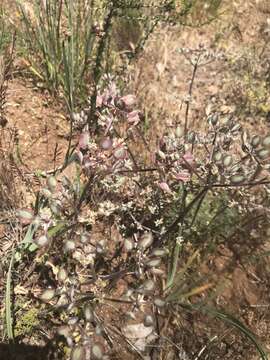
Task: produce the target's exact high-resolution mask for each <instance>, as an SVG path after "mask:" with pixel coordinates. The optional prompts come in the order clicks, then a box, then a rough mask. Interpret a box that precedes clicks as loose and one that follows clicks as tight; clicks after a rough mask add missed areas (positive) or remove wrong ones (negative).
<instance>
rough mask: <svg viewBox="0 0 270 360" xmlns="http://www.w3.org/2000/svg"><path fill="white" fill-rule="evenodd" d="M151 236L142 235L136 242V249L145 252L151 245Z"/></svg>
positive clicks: (149, 234) (150, 234) (148, 234)
mask: <svg viewBox="0 0 270 360" xmlns="http://www.w3.org/2000/svg"><path fill="white" fill-rule="evenodd" d="M153 240H154V239H153V235H152V233H150V232H148V233H145V234H143V235H142V237H141V238H140V240H139V242H138V248H139V249H141V250H142V251H144V250H146V249H147V248H148V247H149V246H151V245H152V243H153Z"/></svg>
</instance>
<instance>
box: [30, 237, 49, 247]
mask: <svg viewBox="0 0 270 360" xmlns="http://www.w3.org/2000/svg"><path fill="white" fill-rule="evenodd" d="M34 241H35V243H36V244H37V246H38V247H43V246H46V245H48V244H49V242H50V239H49V238H48V237H47V236H46V235H42V236H40V237H39V238H37V239H35V240H34Z"/></svg>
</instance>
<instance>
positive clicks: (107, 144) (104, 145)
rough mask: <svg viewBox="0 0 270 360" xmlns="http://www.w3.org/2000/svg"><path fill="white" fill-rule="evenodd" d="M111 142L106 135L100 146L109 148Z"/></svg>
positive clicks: (104, 148) (105, 148)
mask: <svg viewBox="0 0 270 360" xmlns="http://www.w3.org/2000/svg"><path fill="white" fill-rule="evenodd" d="M112 144H113V142H112V139H110V138H109V137H106V138H105V139H103V140H102V141H101V143H100V146H101V148H102V149H103V150H109V149H110V148H111V147H112Z"/></svg>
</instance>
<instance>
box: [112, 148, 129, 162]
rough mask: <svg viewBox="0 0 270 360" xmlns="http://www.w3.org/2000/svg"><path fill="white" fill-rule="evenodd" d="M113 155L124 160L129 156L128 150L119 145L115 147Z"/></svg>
mask: <svg viewBox="0 0 270 360" xmlns="http://www.w3.org/2000/svg"><path fill="white" fill-rule="evenodd" d="M113 156H114V157H115V158H116V159H117V160H123V159H125V158H126V157H127V151H126V149H125V148H123V147H119V148H118V149H115V150H114V152H113Z"/></svg>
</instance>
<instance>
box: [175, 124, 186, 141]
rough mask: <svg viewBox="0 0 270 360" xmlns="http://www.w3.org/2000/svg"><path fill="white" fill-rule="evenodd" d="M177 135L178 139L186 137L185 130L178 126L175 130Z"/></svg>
mask: <svg viewBox="0 0 270 360" xmlns="http://www.w3.org/2000/svg"><path fill="white" fill-rule="evenodd" d="M175 135H176V137H177V138H181V137H182V136H183V135H184V131H183V128H182V127H180V126H177V128H176V130H175Z"/></svg>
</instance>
